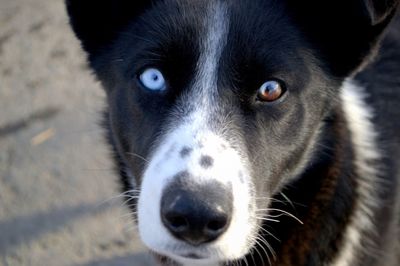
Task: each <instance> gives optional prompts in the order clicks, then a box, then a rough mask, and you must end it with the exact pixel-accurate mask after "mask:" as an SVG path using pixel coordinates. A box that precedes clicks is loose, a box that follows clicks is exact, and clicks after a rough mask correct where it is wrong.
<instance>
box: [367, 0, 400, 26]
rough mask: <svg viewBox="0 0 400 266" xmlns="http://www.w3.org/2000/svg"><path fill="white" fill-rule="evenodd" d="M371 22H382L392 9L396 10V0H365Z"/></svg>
mask: <svg viewBox="0 0 400 266" xmlns="http://www.w3.org/2000/svg"><path fill="white" fill-rule="evenodd" d="M365 1H366V9H367V11H368V14H369V17H370V20H371V24H372V25H377V24H380V23H382V22H384V21H385V20H386V19H387V18H388V17H389V16H390V15H392V13H393V10H396V6H397V5H398V3H399V1H398V0H365Z"/></svg>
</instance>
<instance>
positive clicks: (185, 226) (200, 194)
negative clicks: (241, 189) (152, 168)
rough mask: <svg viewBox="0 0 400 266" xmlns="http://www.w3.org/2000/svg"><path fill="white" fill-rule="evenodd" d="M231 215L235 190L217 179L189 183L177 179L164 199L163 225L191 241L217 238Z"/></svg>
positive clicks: (206, 240)
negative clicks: (187, 184) (200, 182)
mask: <svg viewBox="0 0 400 266" xmlns="http://www.w3.org/2000/svg"><path fill="white" fill-rule="evenodd" d="M231 216H232V193H231V192H230V189H229V191H228V189H227V188H226V187H224V186H222V185H220V184H218V183H212V184H207V185H202V186H199V187H195V186H193V187H190V186H185V185H184V184H183V183H182V182H174V183H173V184H171V185H170V186H169V187H168V188H167V189H166V190H165V192H164V194H163V197H162V200H161V219H162V222H163V223H164V226H165V227H166V228H167V229H168V230H169V231H170V232H171V233H172V234H173V235H174V236H175V237H177V238H178V239H181V240H184V241H186V242H188V243H190V244H192V245H200V244H202V243H207V242H211V241H213V240H215V239H217V238H218V237H219V236H220V235H222V234H223V233H224V232H225V231H226V230H227V228H228V227H229V224H230V221H231Z"/></svg>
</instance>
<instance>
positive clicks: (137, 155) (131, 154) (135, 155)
mask: <svg viewBox="0 0 400 266" xmlns="http://www.w3.org/2000/svg"><path fill="white" fill-rule="evenodd" d="M126 154H127V155H129V156H132V157H136V158H139V159H142V160H143V161H144V162H146V163H149V160H147V159H146V158H144V157H143V156H141V155H139V154H137V153H133V152H126Z"/></svg>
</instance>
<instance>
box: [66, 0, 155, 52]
mask: <svg viewBox="0 0 400 266" xmlns="http://www.w3.org/2000/svg"><path fill="white" fill-rule="evenodd" d="M152 2H153V1H152V0H65V3H66V7H67V12H68V15H69V18H70V23H71V26H72V28H73V30H74V32H75V34H76V36H77V37H78V38H79V39H80V40H81V42H82V45H83V48H84V49H85V50H86V51H87V52H88V53H89V55H95V54H97V52H99V51H100V50H101V49H102V48H103V47H105V46H107V45H108V44H109V43H110V42H112V40H114V38H115V37H116V36H117V35H118V34H119V33H120V32H121V31H123V30H124V27H126V26H127V25H128V24H129V23H130V22H131V21H132V20H134V19H135V18H136V17H137V16H139V15H140V14H142V13H143V12H144V11H145V10H146V9H147V8H149V7H150V6H151V4H152Z"/></svg>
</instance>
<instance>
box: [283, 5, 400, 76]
mask: <svg viewBox="0 0 400 266" xmlns="http://www.w3.org/2000/svg"><path fill="white" fill-rule="evenodd" d="M399 1H400V0H303V1H298V0H288V2H287V3H288V4H289V5H288V6H289V10H290V12H291V13H292V15H293V17H294V19H295V20H296V21H297V23H298V24H299V25H300V27H301V29H302V31H303V32H302V33H303V34H304V35H305V36H306V37H308V40H309V42H310V44H311V45H313V46H314V49H316V50H318V51H319V52H321V53H322V55H323V57H324V58H325V60H324V61H325V62H327V67H328V68H330V70H331V71H332V72H333V74H335V75H337V76H338V77H347V76H349V75H351V74H352V73H354V72H355V71H356V70H357V69H359V67H360V66H361V65H363V63H364V62H365V61H366V59H367V58H368V57H369V55H370V54H372V51H373V50H374V48H375V47H376V46H377V43H378V42H379V40H380V37H381V35H382V33H383V32H384V29H385V28H386V27H387V25H388V24H389V22H390V20H391V19H392V18H393V16H394V15H395V13H396V8H397V6H398V3H399Z"/></svg>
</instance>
